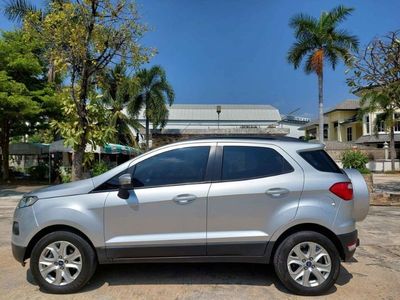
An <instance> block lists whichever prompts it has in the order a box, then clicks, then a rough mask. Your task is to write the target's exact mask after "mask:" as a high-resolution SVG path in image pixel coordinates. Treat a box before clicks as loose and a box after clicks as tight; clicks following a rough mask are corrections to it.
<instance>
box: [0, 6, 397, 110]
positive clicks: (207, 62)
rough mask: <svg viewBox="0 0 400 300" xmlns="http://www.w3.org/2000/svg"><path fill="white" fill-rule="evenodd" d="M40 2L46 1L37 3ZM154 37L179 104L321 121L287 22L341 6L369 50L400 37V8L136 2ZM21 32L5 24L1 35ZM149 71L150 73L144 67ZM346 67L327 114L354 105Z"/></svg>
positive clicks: (339, 71) (335, 79) (331, 83)
mask: <svg viewBox="0 0 400 300" xmlns="http://www.w3.org/2000/svg"><path fill="white" fill-rule="evenodd" d="M33 2H42V1H33ZM137 2H138V4H139V12H140V13H141V15H142V20H143V22H144V23H146V24H148V26H149V27H150V28H151V30H150V31H149V32H148V33H146V35H145V37H144V38H143V39H142V40H141V43H142V44H144V45H146V46H150V47H155V48H157V50H158V54H157V55H156V56H155V57H154V58H153V59H152V60H151V62H150V65H155V64H159V65H161V66H163V67H164V68H165V70H166V72H167V77H168V80H169V81H170V83H171V84H172V86H173V88H174V90H175V94H176V97H175V103H215V104H217V103H218V104H224V103H238V104H240V103H243V104H271V105H273V106H275V107H277V108H279V110H280V112H281V113H283V114H286V113H289V112H291V111H293V110H295V109H297V108H300V109H299V110H298V111H297V113H296V114H298V115H301V116H307V117H315V116H316V115H317V109H318V105H317V102H318V93H317V78H316V76H315V75H314V74H311V75H306V74H305V73H304V72H303V70H302V69H301V68H300V69H297V70H294V68H293V66H292V65H290V64H289V63H288V62H287V60H286V54H287V51H288V49H289V48H290V46H291V45H292V43H293V42H294V41H295V39H294V36H293V31H292V29H291V28H290V27H289V26H288V22H289V19H290V18H291V17H292V16H293V15H295V14H298V13H306V14H309V15H313V16H315V17H318V16H319V15H320V13H321V12H322V11H328V10H330V9H332V8H333V7H335V6H336V5H339V4H344V5H346V6H349V7H353V8H355V11H354V12H353V14H352V15H351V16H350V17H349V18H348V19H347V20H346V21H345V22H343V23H342V25H341V28H343V29H346V30H348V31H349V32H350V33H351V34H354V35H356V36H358V37H359V40H360V46H361V47H362V46H365V45H366V44H367V43H368V42H369V41H370V40H371V39H373V38H374V37H377V36H380V35H383V34H385V33H387V32H389V31H393V30H397V29H400V18H399V14H398V13H399V11H400V1H399V0H381V1H377V0H351V1H347V0H346V1H336V0H329V1H328V0H303V1H298V0H279V1H276V0H275V1H272V0H271V1H270V0H137ZM13 26H15V25H14V24H12V23H10V22H8V21H7V20H6V19H5V17H4V16H0V28H1V29H5V30H9V29H12V27H13ZM145 67H148V66H145ZM345 69H346V67H345V66H343V65H338V66H337V67H336V70H335V71H333V70H331V69H330V68H325V75H324V80H325V82H324V85H325V86H324V98H325V108H326V109H327V108H329V107H332V106H334V105H336V104H337V103H339V102H340V101H343V100H345V99H354V98H355V96H354V95H352V94H350V92H349V88H348V87H347V85H346V76H347V75H346V74H345Z"/></svg>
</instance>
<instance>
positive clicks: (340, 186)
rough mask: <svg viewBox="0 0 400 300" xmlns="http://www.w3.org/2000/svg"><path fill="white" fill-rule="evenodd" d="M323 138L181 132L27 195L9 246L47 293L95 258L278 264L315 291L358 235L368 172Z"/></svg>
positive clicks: (87, 271)
mask: <svg viewBox="0 0 400 300" xmlns="http://www.w3.org/2000/svg"><path fill="white" fill-rule="evenodd" d="M323 147H324V146H323V145H320V144H310V143H306V142H302V141H299V140H294V139H279V138H274V137H265V138H252V137H247V138H246V137H240V138H236V137H225V138H221V137H218V138H207V139H198V140H192V141H185V142H180V143H176V144H171V145H168V146H164V147H161V148H158V149H155V150H153V151H150V152H147V153H145V154H143V155H141V156H139V157H136V158H135V159H133V160H130V161H128V162H126V163H124V164H122V165H120V166H118V167H116V168H114V169H112V170H110V171H108V172H106V173H104V174H102V175H100V176H97V177H93V178H91V179H86V180H82V181H78V182H73V183H68V184H63V185H57V186H52V187H47V188H44V189H40V190H37V191H33V192H31V193H28V194H26V195H24V196H23V198H22V199H21V201H20V202H19V204H18V207H17V208H16V210H15V214H14V221H13V229H12V232H13V233H12V248H13V254H14V257H15V258H16V259H17V260H18V261H19V262H22V263H24V262H25V261H26V260H27V259H29V258H30V268H31V271H32V274H33V276H34V278H35V279H36V281H37V282H38V284H39V286H40V287H41V288H42V289H43V290H45V291H48V292H52V293H71V292H75V291H77V290H79V289H80V288H82V287H83V286H84V285H85V284H86V283H87V282H88V280H89V279H90V278H91V276H92V275H93V273H94V272H95V270H96V265H97V264H109V263H136V262H154V261H156V262H247V263H262V264H270V263H271V264H273V265H274V268H275V271H276V273H277V275H278V277H279V279H280V280H281V281H282V283H283V284H284V286H285V287H286V288H288V289H289V290H290V291H292V292H294V293H296V294H302V295H319V294H323V293H325V292H327V291H328V290H329V289H330V288H331V287H332V286H333V285H334V283H335V281H336V279H337V277H338V275H339V270H340V261H346V260H349V259H350V258H351V257H352V256H353V254H354V252H355V250H356V247H357V245H358V244H359V241H358V237H357V230H356V222H358V221H362V220H363V219H364V218H365V217H366V215H367V213H368V208H369V195H368V189H367V186H366V183H365V181H364V179H363V177H362V176H361V175H360V173H359V172H358V171H356V170H341V169H339V167H338V166H337V165H336V164H335V162H334V161H333V160H332V159H331V158H330V157H329V156H328V155H327V154H326V152H325V151H324V150H323Z"/></svg>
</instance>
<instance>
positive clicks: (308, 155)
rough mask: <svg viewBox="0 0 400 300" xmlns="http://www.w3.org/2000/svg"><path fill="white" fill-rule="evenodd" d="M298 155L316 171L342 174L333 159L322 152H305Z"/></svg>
mask: <svg viewBox="0 0 400 300" xmlns="http://www.w3.org/2000/svg"><path fill="white" fill-rule="evenodd" d="M299 154H300V156H301V157H302V158H304V159H305V160H306V161H307V162H308V163H309V164H310V165H312V166H313V167H314V168H315V169H317V170H318V171H321V172H331V173H342V172H341V171H340V169H339V167H338V166H337V165H336V163H335V162H334V161H333V159H332V158H331V157H330V156H329V155H328V153H326V152H325V151H324V150H314V151H305V152H300V153H299Z"/></svg>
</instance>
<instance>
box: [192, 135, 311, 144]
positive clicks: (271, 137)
mask: <svg viewBox="0 0 400 300" xmlns="http://www.w3.org/2000/svg"><path fill="white" fill-rule="evenodd" d="M212 139H227V140H230V139H246V140H247V139H249V140H271V141H283V142H298V143H304V142H306V141H304V140H301V139H297V138H294V137H288V136H276V135H268V134H265V135H260V134H258V135H246V134H240V135H226V134H221V135H218V134H217V135H206V136H199V137H193V138H189V139H188V140H196V141H197V140H212Z"/></svg>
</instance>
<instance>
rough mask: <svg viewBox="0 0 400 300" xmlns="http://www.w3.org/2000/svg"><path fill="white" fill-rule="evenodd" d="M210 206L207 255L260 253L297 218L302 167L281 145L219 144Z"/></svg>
mask: <svg viewBox="0 0 400 300" xmlns="http://www.w3.org/2000/svg"><path fill="white" fill-rule="evenodd" d="M217 157H218V158H219V160H218V161H219V163H218V164H216V168H217V169H218V170H219V175H218V178H217V181H215V182H213V183H212V184H211V187H210V192H209V196H208V208H207V255H210V256H213V255H233V256H261V255H263V254H264V251H265V247H266V244H267V242H268V240H269V238H270V235H271V234H272V233H273V232H274V231H275V230H276V229H277V228H279V227H280V226H282V225H283V224H285V223H286V222H289V221H290V220H291V219H293V218H294V217H295V214H296V210H297V207H298V203H299V199H300V195H301V192H302V189H303V180H304V179H303V171H302V169H301V167H300V166H299V165H298V164H297V163H296V162H295V161H294V160H293V159H292V158H291V157H290V156H289V155H288V154H287V153H286V152H285V151H284V150H283V149H281V148H279V147H277V146H275V145H266V144H257V145H254V144H244V143H218V147H217Z"/></svg>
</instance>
